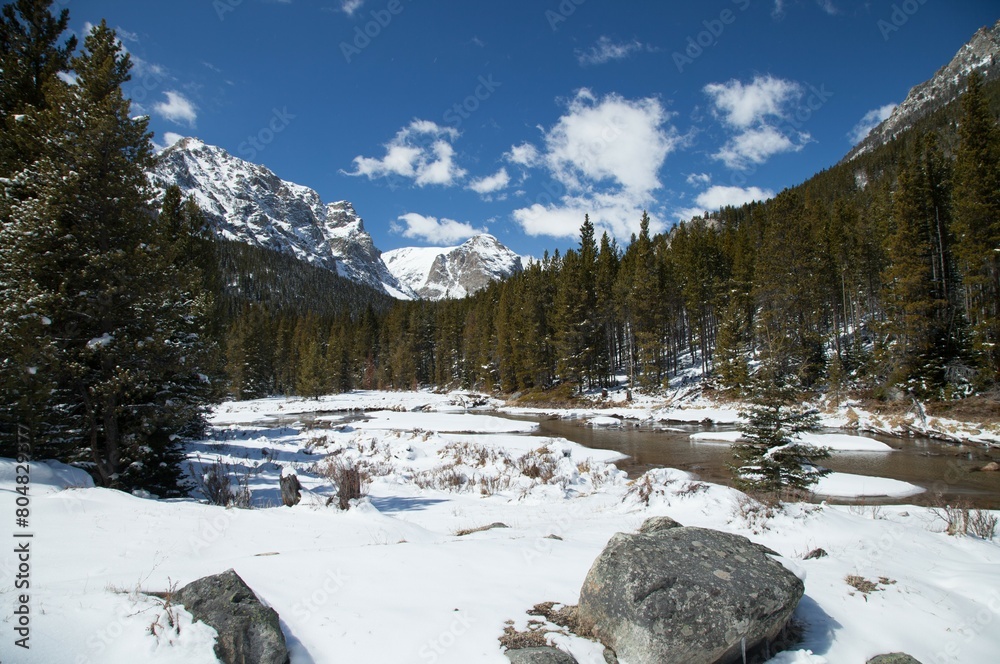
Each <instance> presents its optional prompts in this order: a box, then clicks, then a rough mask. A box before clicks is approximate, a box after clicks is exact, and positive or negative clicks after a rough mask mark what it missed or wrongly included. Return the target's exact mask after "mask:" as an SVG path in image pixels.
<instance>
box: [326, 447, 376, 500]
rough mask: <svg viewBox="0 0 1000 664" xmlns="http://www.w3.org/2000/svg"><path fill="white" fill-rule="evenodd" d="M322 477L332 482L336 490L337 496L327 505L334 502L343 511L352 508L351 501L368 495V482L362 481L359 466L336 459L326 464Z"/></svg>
mask: <svg viewBox="0 0 1000 664" xmlns="http://www.w3.org/2000/svg"><path fill="white" fill-rule="evenodd" d="M321 475H323V477H325V478H326V479H328V480H330V482H331V483H332V484H333V486H334V488H335V489H336V494H335V495H333V496H331V497H330V499H329V500H327V503H326V504H327V505H330V504H332V503H333V502H334V501H336V503H337V507H338V508H339V509H342V510H346V509H349V508H350V507H351V501H352V500H356V499H358V498H363V497H364V496H366V495H368V482H367V481H362V472H361V469H360V468H359V466H358V465H357V464H354V463H351V462H349V461H345V460H343V459H335V460H333V461H330V462H328V463H327V464H326V466H325V467H324V468H323V469H322V471H321Z"/></svg>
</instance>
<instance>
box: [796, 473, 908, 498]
mask: <svg viewBox="0 0 1000 664" xmlns="http://www.w3.org/2000/svg"><path fill="white" fill-rule="evenodd" d="M924 491H925V489H924V488H923V487H919V486H917V485H916V484H910V483H909V482H903V481H901V480H893V479H889V478H888V477H869V476H867V475H854V474H851V473H830V474H829V475H827V476H826V477H821V478H820V480H819V482H817V483H816V484H815V485H814V486H813V493H817V494H819V495H821V496H829V497H831V498H875V497H886V498H907V497H909V496H915V495H917V494H918V493H923V492H924Z"/></svg>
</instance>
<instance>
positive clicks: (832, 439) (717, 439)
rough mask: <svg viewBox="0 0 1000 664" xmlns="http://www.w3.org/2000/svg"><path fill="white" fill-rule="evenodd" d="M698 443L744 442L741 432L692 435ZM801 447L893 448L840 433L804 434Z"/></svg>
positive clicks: (836, 449)
mask: <svg viewBox="0 0 1000 664" xmlns="http://www.w3.org/2000/svg"><path fill="white" fill-rule="evenodd" d="M691 440H692V441H693V442H696V443H704V442H713V443H738V442H741V441H742V440H743V434H742V432H740V431H699V432H697V433H693V434H691ZM795 440H796V442H797V443H798V444H800V445H810V446H812V447H826V448H827V449H829V450H830V451H831V452H891V451H892V447H890V446H889V445H886V444H885V443H883V442H881V441H878V440H875V439H874V438H868V437H866V436H853V435H850V434H840V433H803V434H800V435H799V436H797V437H796V439H795Z"/></svg>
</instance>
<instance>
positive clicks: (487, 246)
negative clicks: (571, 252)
mask: <svg viewBox="0 0 1000 664" xmlns="http://www.w3.org/2000/svg"><path fill="white" fill-rule="evenodd" d="M382 257H383V259H384V261H385V264H386V266H387V267H388V268H389V271H390V272H392V274H393V275H394V276H395V277H396V278H397V279H399V281H400V282H401V283H403V284H404V285H406V286H408V287H409V288H410V289H411V290H413V291H414V292H415V293H416V294H417V296H418V297H420V298H422V299H428V300H443V299H453V298H460V297H466V296H468V295H471V294H473V293H475V292H476V291H479V290H482V289H483V288H485V287H486V286H487V285H488V284H489V283H490V282H491V281H498V280H503V279H507V278H509V277H512V276H514V275H515V274H518V273H519V272H521V271H522V270H523V269H524V266H523V264H522V259H521V257H520V256H518V255H517V254H516V253H514V252H513V251H511V250H510V249H508V248H507V247H505V246H504V245H503V244H502V243H501V242H500V241H499V240H498V239H497V238H496V237H494V236H492V235H490V234H489V233H480V234H478V235H474V236H473V237H471V238H469V239H468V240H466V241H465V242H464V243H462V244H461V245H459V246H455V247H402V248H400V249H393V250H390V251H386V252H385V253H384V254H383V255H382Z"/></svg>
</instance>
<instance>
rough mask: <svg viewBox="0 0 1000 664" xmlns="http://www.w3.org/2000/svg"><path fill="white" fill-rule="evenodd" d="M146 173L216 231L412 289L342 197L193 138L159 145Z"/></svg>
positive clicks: (391, 288)
mask: <svg viewBox="0 0 1000 664" xmlns="http://www.w3.org/2000/svg"><path fill="white" fill-rule="evenodd" d="M151 180H152V181H153V182H154V183H155V184H156V185H157V186H158V187H160V188H165V187H166V186H168V185H171V184H176V185H177V186H179V187H180V188H181V191H182V192H183V193H184V195H185V196H189V195H190V196H193V197H194V199H195V201H196V202H197V203H198V205H200V206H201V208H202V210H204V211H205V214H206V215H207V216H208V218H209V220H210V221H211V222H212V225H213V228H214V229H215V232H216V233H217V234H218V236H219V237H221V238H225V239H229V240H236V241H239V242H245V243H247V244H253V245H257V246H261V247H266V248H268V249H274V250H276V251H280V252H282V253H286V254H290V255H292V256H295V257H296V258H298V259H300V260H303V261H306V262H308V263H312V264H314V265H318V266H321V267H325V268H327V269H329V270H332V271H335V272H337V273H338V274H340V275H341V276H343V277H346V278H348V279H351V280H352V281H356V282H359V283H363V284H367V285H369V286H372V287H374V288H377V289H380V290H383V291H385V292H386V293H388V294H389V295H392V296H394V297H398V298H404V299H409V298H412V297H414V294H413V292H412V291H411V290H410V289H409V288H407V287H406V286H403V285H401V284H400V283H399V281H398V280H397V279H396V277H394V276H393V275H392V274H391V273H390V272H389V270H388V268H387V267H386V265H385V263H384V262H383V261H382V258H381V252H380V251H379V250H378V249H377V248H376V247H375V245H374V243H373V242H372V238H371V236H370V235H369V234H368V233H367V232H366V231H365V227H364V222H363V220H362V219H361V217H360V216H359V215H358V213H357V212H356V211H355V210H354V207H353V206H352V205H351V204H350V203H349V202H347V201H339V202H336V203H329V204H326V203H323V201H322V200H320V197H319V194H317V193H316V192H315V191H314V190H312V189H310V188H308V187H304V186H302V185H297V184H294V183H292V182H286V181H284V180H282V179H280V178H279V177H278V176H277V175H275V174H274V173H273V172H271V171H270V170H268V169H267V168H265V167H264V166H260V165H257V164H252V163H250V162H247V161H244V160H242V159H239V158H237V157H234V156H232V155H231V154H229V153H228V152H226V151H225V150H223V149H222V148H219V147H215V146H211V145H206V144H205V143H203V142H201V141H199V140H198V139H196V138H185V139H183V140H182V141H180V142H178V143H176V144H175V145H173V146H171V147H170V148H167V149H166V150H164V151H163V152H162V153H161V154H160V158H159V163H158V164H157V166H156V168H155V170H154V172H153V173H152V174H151Z"/></svg>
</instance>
